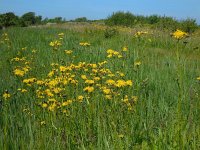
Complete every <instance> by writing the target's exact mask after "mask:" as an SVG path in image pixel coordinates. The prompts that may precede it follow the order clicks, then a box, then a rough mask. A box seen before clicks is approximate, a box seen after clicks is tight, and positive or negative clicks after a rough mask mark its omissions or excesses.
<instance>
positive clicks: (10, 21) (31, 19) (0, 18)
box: [0, 12, 65, 28]
mask: <svg viewBox="0 0 200 150" xmlns="http://www.w3.org/2000/svg"><path fill="white" fill-rule="evenodd" d="M47 22H51V23H62V22H65V20H64V19H63V18H62V17H55V18H53V19H48V18H45V19H42V16H36V15H35V13H34V12H28V13H25V14H23V15H22V16H20V17H19V16H17V15H15V14H14V13H13V12H8V13H4V14H0V28H3V27H10V26H19V27H26V26H31V25H40V24H46V23H47Z"/></svg>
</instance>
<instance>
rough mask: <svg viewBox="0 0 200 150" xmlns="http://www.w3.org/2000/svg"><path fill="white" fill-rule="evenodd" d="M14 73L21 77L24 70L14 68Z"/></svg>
mask: <svg viewBox="0 0 200 150" xmlns="http://www.w3.org/2000/svg"><path fill="white" fill-rule="evenodd" d="M14 74H15V75H16V76H20V77H23V76H24V74H25V71H23V70H20V69H15V70H14Z"/></svg>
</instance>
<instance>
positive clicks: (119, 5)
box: [0, 0, 200, 23]
mask: <svg viewBox="0 0 200 150" xmlns="http://www.w3.org/2000/svg"><path fill="white" fill-rule="evenodd" d="M30 11H32V12H36V15H42V16H43V18H44V17H48V18H53V17H57V16H61V17H64V18H66V19H67V20H70V19H74V18H77V17H87V18H88V19H103V18H106V17H107V16H108V15H111V14H112V13H113V12H116V11H130V12H132V13H133V14H137V15H152V14H158V15H161V16H163V15H166V16H172V17H175V18H176V19H186V18H188V17H190V18H194V19H196V20H197V22H198V23H200V0H84V1H83V0H0V13H5V12H14V13H15V14H17V15H19V16H21V15H22V14H24V13H26V12H30Z"/></svg>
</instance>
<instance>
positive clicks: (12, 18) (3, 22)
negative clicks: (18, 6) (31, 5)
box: [0, 12, 19, 28]
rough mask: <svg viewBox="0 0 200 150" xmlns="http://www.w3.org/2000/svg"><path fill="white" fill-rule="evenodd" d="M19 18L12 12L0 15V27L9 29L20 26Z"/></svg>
mask: <svg viewBox="0 0 200 150" xmlns="http://www.w3.org/2000/svg"><path fill="white" fill-rule="evenodd" d="M18 23H19V18H18V17H17V16H16V15H15V14H14V13H12V12H8V13H5V14H1V15H0V26H1V28H2V27H9V26H15V25H18Z"/></svg>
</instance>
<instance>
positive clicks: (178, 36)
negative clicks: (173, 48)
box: [171, 29, 188, 40]
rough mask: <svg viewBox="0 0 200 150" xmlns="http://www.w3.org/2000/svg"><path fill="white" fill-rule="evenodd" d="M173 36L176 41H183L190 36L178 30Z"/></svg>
mask: <svg viewBox="0 0 200 150" xmlns="http://www.w3.org/2000/svg"><path fill="white" fill-rule="evenodd" d="M171 35H172V36H173V37H174V38H175V39H178V40H180V39H182V38H184V37H186V36H188V33H186V32H183V31H181V30H178V29H177V30H176V31H175V32H174V33H172V34H171Z"/></svg>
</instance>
